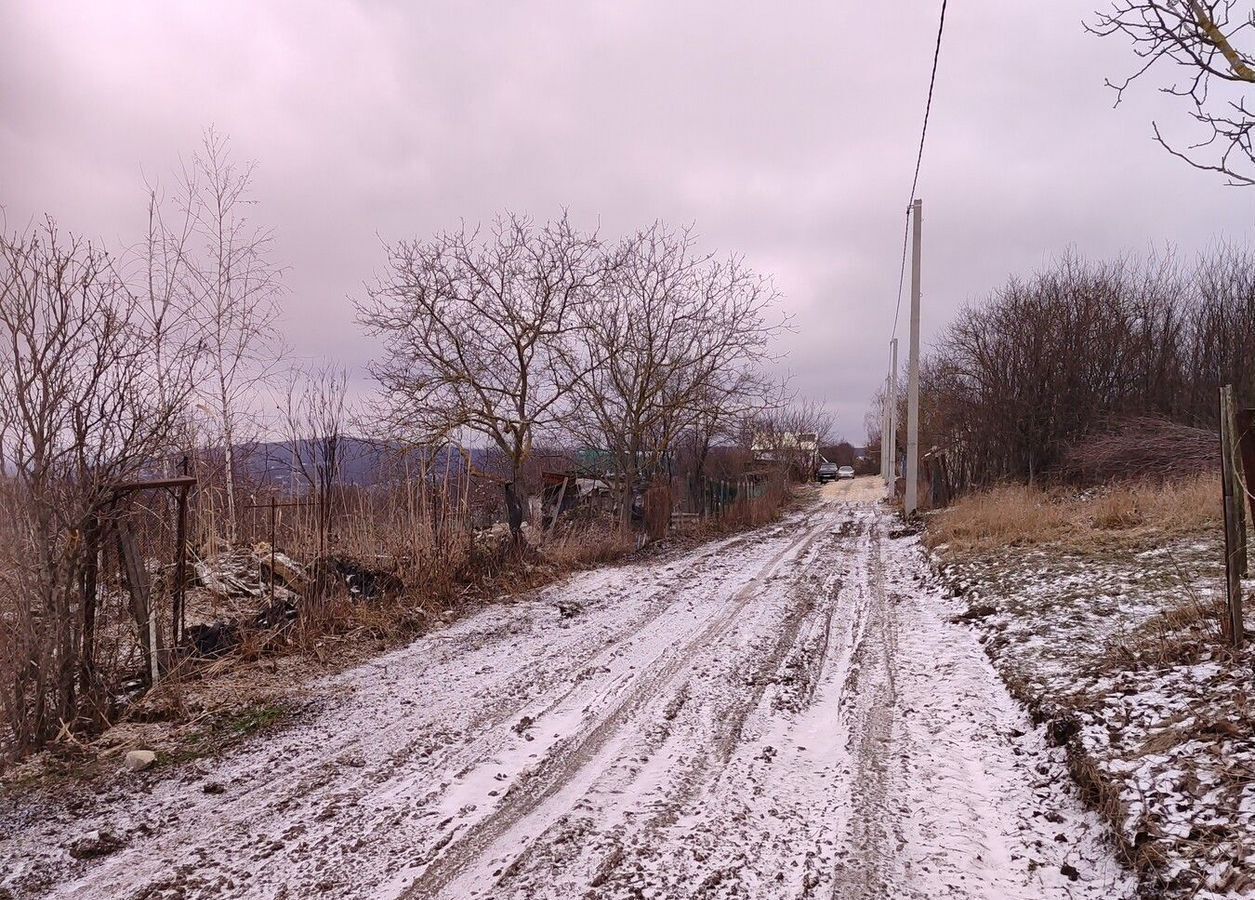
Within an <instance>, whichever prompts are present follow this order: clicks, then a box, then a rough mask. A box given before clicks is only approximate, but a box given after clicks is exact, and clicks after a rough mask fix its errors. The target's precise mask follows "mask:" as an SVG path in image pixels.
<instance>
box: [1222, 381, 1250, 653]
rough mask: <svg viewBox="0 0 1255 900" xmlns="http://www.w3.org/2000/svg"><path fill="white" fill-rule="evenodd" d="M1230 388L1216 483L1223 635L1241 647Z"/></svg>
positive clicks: (1225, 395)
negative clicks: (1224, 609)
mask: <svg viewBox="0 0 1255 900" xmlns="http://www.w3.org/2000/svg"><path fill="white" fill-rule="evenodd" d="M1233 412H1234V410H1233V386H1232V385H1225V386H1224V387H1222V388H1220V483H1221V491H1222V493H1223V497H1224V554H1225V555H1224V563H1225V601H1226V605H1227V608H1228V616H1227V620H1228V621H1227V622H1226V626H1227V627H1226V629H1225V631H1226V633H1227V635H1228V637H1229V641H1230V643H1231V644H1232V645H1233V646H1234V647H1240V646H1242V640H1243V638H1244V636H1245V632H1244V631H1243V625H1242V574H1241V565H1240V563H1239V560H1238V553H1239V551H1242V552H1243V553H1244V552H1245V548H1244V547H1242V545H1241V543H1240V537H1239V530H1240V524H1239V519H1238V510H1239V509H1240V505H1239V504H1240V498H1239V497H1238V496H1237V491H1236V490H1235V488H1236V484H1237V477H1236V472H1235V466H1234V463H1235V461H1236V450H1237V448H1236V446H1235V442H1234V430H1235V424H1234V418H1233Z"/></svg>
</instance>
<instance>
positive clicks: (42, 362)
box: [0, 222, 193, 751]
mask: <svg viewBox="0 0 1255 900" xmlns="http://www.w3.org/2000/svg"><path fill="white" fill-rule="evenodd" d="M161 339H162V338H161V333H160V329H159V327H158V325H157V323H156V322H155V321H154V320H153V318H152V317H151V316H150V315H149V310H148V308H147V305H146V303H145V302H144V301H143V300H142V299H140V298H138V297H137V296H136V295H135V294H133V293H132V292H131V291H129V290H128V289H127V287H126V286H125V284H124V283H123V282H122V280H121V279H120V277H119V276H118V273H117V271H116V270H115V268H114V265H113V262H112V260H111V259H110V258H109V256H108V255H106V254H105V253H103V252H101V251H100V250H98V249H96V248H94V247H92V246H90V245H89V244H85V243H83V242H80V241H78V240H75V239H74V238H72V237H71V238H69V239H68V240H63V239H62V238H61V237H60V235H59V234H58V233H57V231H56V229H55V227H54V226H53V224H52V223H51V222H48V223H47V224H46V225H45V226H44V227H43V228H42V229H41V230H38V231H35V232H32V233H29V234H26V235H19V236H15V237H12V238H5V239H2V240H0V459H3V465H4V479H3V482H0V485H2V487H3V491H4V493H5V495H6V496H5V498H4V500H5V502H4V503H2V504H0V507H2V508H3V522H0V528H3V530H4V532H5V534H4V540H3V542H2V543H3V551H4V554H5V557H6V558H4V559H3V560H2V561H0V604H3V605H4V607H5V609H4V611H3V612H2V613H0V647H3V653H0V658H2V659H4V660H5V664H4V668H6V669H9V671H7V672H5V673H4V674H5V675H6V676H7V678H6V684H5V685H4V690H5V693H4V698H3V703H4V706H5V712H6V714H7V716H6V717H7V718H8V720H9V722H10V723H11V724H12V727H13V729H14V735H13V738H14V743H15V745H16V747H17V749H18V750H19V751H20V750H24V749H29V748H30V747H32V746H35V745H37V744H38V743H40V742H42V741H43V740H46V739H47V738H48V737H50V736H51V735H52V734H54V733H55V732H56V730H57V729H58V728H71V729H72V728H73V727H74V726H75V724H76V722H77V720H78V718H79V715H80V713H81V705H80V701H81V699H82V698H83V697H84V696H85V695H88V696H89V695H91V694H92V693H93V692H94V690H95V688H96V681H95V675H94V671H93V666H92V659H93V623H94V619H95V613H96V609H95V593H94V589H90V590H89V589H88V588H89V585H87V584H86V583H82V584H81V583H80V581H81V579H82V578H83V577H84V576H83V573H84V564H85V562H86V561H87V560H89V559H94V556H95V545H96V541H97V540H98V538H99V534H100V530H101V528H102V524H103V520H104V519H105V518H106V517H107V516H108V515H109V514H110V513H109V510H110V505H109V503H108V500H109V499H110V496H111V491H112V489H113V485H114V484H116V482H118V481H119V480H121V479H126V478H131V477H134V476H135V475H136V474H138V473H140V472H141V471H142V470H143V469H144V468H145V467H146V466H150V465H152V464H153V463H154V462H155V461H156V460H157V459H158V458H159V457H160V456H161V455H162V453H163V452H164V451H165V450H166V449H167V448H168V446H169V440H170V436H171V434H172V432H173V430H174V428H175V426H176V423H177V421H178V417H179V415H180V414H181V412H182V410H183V408H184V403H185V400H186V398H187V396H188V392H189V391H190V389H191V371H192V366H193V360H192V354H190V353H187V352H182V351H180V350H178V349H177V348H173V347H169V348H167V353H166V354H165V355H164V356H163V357H162V359H163V360H164V361H163V362H162V363H161V366H160V367H158V366H157V364H156V363H155V360H156V358H157V357H156V354H155V349H156V345H157V344H158V343H159V342H160V341H161Z"/></svg>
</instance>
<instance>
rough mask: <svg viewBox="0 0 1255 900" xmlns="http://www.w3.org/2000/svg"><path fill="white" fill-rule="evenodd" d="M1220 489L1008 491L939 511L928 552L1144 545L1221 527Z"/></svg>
mask: <svg viewBox="0 0 1255 900" xmlns="http://www.w3.org/2000/svg"><path fill="white" fill-rule="evenodd" d="M1219 522H1220V485H1219V481H1218V479H1217V478H1216V477H1215V476H1214V475H1206V474H1205V475H1197V476H1193V477H1190V478H1185V479H1181V480H1179V481H1169V482H1151V481H1141V482H1133V483H1129V484H1125V485H1119V486H1113V487H1109V488H1106V489H1104V490H1101V491H1097V492H1092V491H1091V492H1084V493H1078V492H1076V491H1069V490H1064V489H1058V488H1040V487H1033V486H1029V485H1003V486H1000V487H996V488H992V489H990V490H987V491H982V492H980V493H977V494H972V495H969V496H967V497H964V498H962V499H961V500H959V501H958V502H957V503H955V505H954V506H952V507H950V508H949V509H946V510H943V511H941V512H939V513H937V514H936V515H935V516H934V517H933V519H932V521H931V523H930V524H929V528H928V542H929V544H930V546H934V547H935V546H939V545H942V544H945V545H948V546H949V548H950V549H951V550H953V551H956V552H970V551H983V550H991V549H997V548H1000V547H1009V546H1029V545H1034V544H1059V545H1062V546H1068V547H1073V548H1076V549H1082V550H1083V549H1087V548H1090V547H1093V546H1095V545H1101V546H1110V545H1112V544H1122V545H1129V546H1133V545H1141V544H1145V543H1152V542H1154V541H1156V540H1159V539H1162V538H1164V537H1179V536H1181V535H1187V534H1191V533H1195V532H1201V531H1204V530H1206V529H1208V528H1212V527H1215V526H1217V525H1218V524H1219Z"/></svg>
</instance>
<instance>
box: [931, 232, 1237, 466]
mask: <svg viewBox="0 0 1255 900" xmlns="http://www.w3.org/2000/svg"><path fill="white" fill-rule="evenodd" d="M921 379H922V387H923V392H924V394H925V396H926V398H927V401H926V403H924V404H923V416H924V420H923V422H922V431H923V435H922V443H923V446H924V447H929V446H936V447H941V448H945V449H946V451H947V459H948V463H949V467H950V469H951V478H952V479H953V480H954V481H955V482H957V483H958V485H959V486H962V485H964V484H967V485H972V484H982V483H989V482H994V481H999V480H1005V479H1030V480H1031V479H1035V478H1039V477H1042V476H1049V475H1052V474H1056V473H1057V472H1058V470H1059V467H1060V465H1061V463H1062V462H1063V461H1064V459H1065V457H1066V455H1067V453H1068V450H1069V448H1070V447H1071V446H1073V445H1074V444H1076V443H1077V442H1078V441H1081V440H1083V439H1084V438H1085V437H1086V436H1088V435H1091V434H1093V433H1095V432H1097V431H1101V430H1104V429H1106V428H1107V427H1109V426H1111V425H1113V424H1114V423H1116V422H1118V421H1120V420H1125V419H1129V418H1131V417H1144V416H1153V417H1156V418H1161V419H1164V420H1168V421H1171V422H1176V423H1180V424H1183V425H1190V426H1201V427H1204V428H1209V429H1214V428H1215V427H1216V423H1217V420H1218V418H1217V416H1218V414H1217V388H1218V386H1219V385H1221V384H1227V383H1232V384H1233V385H1234V386H1235V389H1236V391H1237V396H1238V398H1239V400H1242V401H1246V402H1248V403H1252V402H1255V256H1252V254H1251V253H1250V252H1249V251H1247V250H1245V249H1239V248H1236V247H1231V246H1222V247H1219V248H1217V249H1215V250H1214V251H1212V252H1210V253H1208V254H1206V255H1203V256H1200V257H1199V258H1198V259H1197V261H1196V262H1195V263H1194V264H1193V265H1192V266H1185V265H1182V264H1180V263H1178V262H1177V261H1176V259H1175V258H1174V257H1173V256H1172V255H1171V254H1168V255H1165V256H1159V257H1150V258H1142V259H1120V260H1116V261H1109V262H1100V261H1092V260H1087V259H1084V258H1081V257H1078V256H1075V255H1068V256H1065V257H1063V258H1061V259H1060V260H1059V261H1058V262H1057V263H1055V264H1054V265H1053V266H1052V267H1051V268H1049V269H1048V270H1046V271H1043V272H1040V273H1038V274H1036V275H1034V276H1032V277H1031V278H1028V279H1024V280H1021V279H1018V278H1015V279H1012V280H1011V281H1009V282H1008V283H1007V284H1006V285H1005V286H1003V287H1002V288H1000V289H999V290H997V291H996V292H995V293H994V294H993V295H992V296H990V297H989V298H987V299H986V300H984V301H982V302H979V303H971V304H969V305H967V306H966V307H965V308H964V309H963V310H962V312H961V313H960V314H959V316H958V317H957V319H956V320H955V321H954V322H953V323H952V324H951V325H950V326H949V327H948V328H946V329H945V331H943V332H942V334H941V336H940V338H939V339H938V340H937V341H936V343H935V345H934V347H933V348H932V350H931V353H930V354H929V355H928V356H927V358H926V360H925V364H924V366H923V371H922V374H921Z"/></svg>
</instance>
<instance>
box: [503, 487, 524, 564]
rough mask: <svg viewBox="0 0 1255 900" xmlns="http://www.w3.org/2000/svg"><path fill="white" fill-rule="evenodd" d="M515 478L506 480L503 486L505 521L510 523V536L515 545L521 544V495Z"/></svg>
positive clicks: (519, 545)
mask: <svg viewBox="0 0 1255 900" xmlns="http://www.w3.org/2000/svg"><path fill="white" fill-rule="evenodd" d="M518 484H519V483H518V481H517V479H516V480H515V481H510V482H507V483H506V484H505V485H503V487H504V488H505V512H506V521H507V522H509V523H510V537H511V538H512V539H513V541H514V546H515V547H521V546H522V544H523V497H522V496H521V495H520V493H519V486H518Z"/></svg>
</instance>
